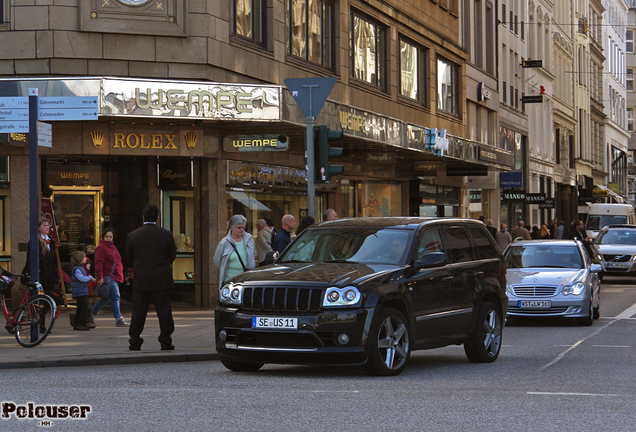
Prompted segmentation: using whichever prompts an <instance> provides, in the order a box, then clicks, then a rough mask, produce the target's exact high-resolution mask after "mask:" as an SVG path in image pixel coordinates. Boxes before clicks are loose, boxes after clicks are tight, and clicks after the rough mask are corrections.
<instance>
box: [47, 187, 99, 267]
mask: <svg viewBox="0 0 636 432" xmlns="http://www.w3.org/2000/svg"><path fill="white" fill-rule="evenodd" d="M50 188H51V189H52V190H53V194H52V195H51V202H52V206H53V215H54V217H55V227H56V229H57V235H58V237H59V239H60V248H59V252H60V262H61V263H62V270H67V267H69V266H70V261H71V254H72V253H73V251H75V250H81V251H84V252H85V253H86V255H92V254H94V253H95V248H96V247H97V245H98V244H99V241H100V238H101V223H102V220H101V208H102V193H103V187H102V186H76V187H72V188H69V187H66V186H50Z"/></svg>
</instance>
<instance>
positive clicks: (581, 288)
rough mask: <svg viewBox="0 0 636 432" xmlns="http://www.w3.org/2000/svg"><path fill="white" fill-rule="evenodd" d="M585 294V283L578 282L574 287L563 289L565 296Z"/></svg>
mask: <svg viewBox="0 0 636 432" xmlns="http://www.w3.org/2000/svg"><path fill="white" fill-rule="evenodd" d="M584 293H585V284H584V283H583V282H577V283H575V284H574V285H570V286H566V287H565V288H563V295H570V294H572V295H581V294H584Z"/></svg>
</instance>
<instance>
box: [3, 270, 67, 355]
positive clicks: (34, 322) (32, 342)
mask: <svg viewBox="0 0 636 432" xmlns="http://www.w3.org/2000/svg"><path fill="white" fill-rule="evenodd" d="M18 279H20V281H21V282H22V284H23V285H25V286H26V287H27V288H28V289H27V292H26V294H25V295H24V298H23V299H22V303H20V306H18V308H17V309H15V311H14V312H13V313H9V311H8V310H7V303H6V302H5V299H4V294H5V293H6V292H8V291H9V290H10V289H11V287H12V286H13V285H14V284H15V283H16V281H17V280H18ZM0 303H2V312H3V313H4V317H5V318H6V320H7V325H6V326H5V329H7V331H8V332H9V334H15V338H16V340H17V341H18V343H19V344H20V345H22V346H23V347H25V348H32V347H34V346H36V345H38V344H39V343H41V342H42V341H43V340H44V339H46V337H47V336H48V335H49V334H50V333H51V330H52V329H53V324H54V323H55V319H56V318H57V316H58V314H59V312H58V311H57V308H56V306H55V302H54V301H53V299H52V298H51V297H49V296H47V295H46V294H43V293H42V285H41V284H40V282H31V281H30V278H29V276H28V275H14V274H11V273H9V272H8V271H6V270H4V269H2V272H1V275H0Z"/></svg>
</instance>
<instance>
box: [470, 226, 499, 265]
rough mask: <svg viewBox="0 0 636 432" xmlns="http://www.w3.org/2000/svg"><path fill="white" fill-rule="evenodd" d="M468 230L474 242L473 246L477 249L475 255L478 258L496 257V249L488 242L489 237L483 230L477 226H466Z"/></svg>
mask: <svg viewBox="0 0 636 432" xmlns="http://www.w3.org/2000/svg"><path fill="white" fill-rule="evenodd" d="M468 232H470V235H471V236H473V241H474V242H475V248H476V249H477V255H479V258H481V259H488V258H497V250H496V249H495V246H494V245H493V244H492V243H491V242H490V239H489V238H488V236H487V235H486V232H485V231H484V230H482V229H481V228H478V227H473V228H468Z"/></svg>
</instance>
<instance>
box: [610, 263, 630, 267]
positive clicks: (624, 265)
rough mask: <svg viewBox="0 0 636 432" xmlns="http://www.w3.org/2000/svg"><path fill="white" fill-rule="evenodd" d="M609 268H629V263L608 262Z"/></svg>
mask: <svg viewBox="0 0 636 432" xmlns="http://www.w3.org/2000/svg"><path fill="white" fill-rule="evenodd" d="M607 267H608V268H627V263H617V262H608V263H607Z"/></svg>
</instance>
